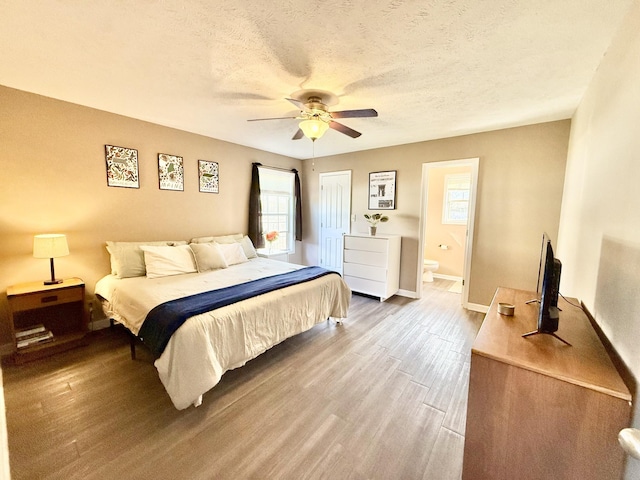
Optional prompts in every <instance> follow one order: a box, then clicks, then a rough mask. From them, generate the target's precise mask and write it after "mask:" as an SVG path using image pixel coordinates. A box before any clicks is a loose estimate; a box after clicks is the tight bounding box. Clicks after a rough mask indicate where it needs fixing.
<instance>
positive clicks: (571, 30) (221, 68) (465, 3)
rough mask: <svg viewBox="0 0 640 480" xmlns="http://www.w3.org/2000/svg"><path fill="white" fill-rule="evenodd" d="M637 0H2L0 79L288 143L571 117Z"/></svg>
mask: <svg viewBox="0 0 640 480" xmlns="http://www.w3.org/2000/svg"><path fill="white" fill-rule="evenodd" d="M633 1H635V0H537V1H531V0H485V1H481V0H475V1H474V0H457V1H456V0H439V1H438V0H427V1H410V0H391V1H389V0H388V1H371V0H370V1H362V0H325V1H321V0H287V1H265V0H236V1H206V0H181V1H152V0H130V1H126V0H93V1H88V0H85V1H74V0H58V1H53V0H15V1H13V0H2V1H0V18H1V19H2V28H1V29H0V65H1V67H0V84H2V85H6V86H9V87H13V88H18V89H21V90H26V91H29V92H34V93H38V94H41V95H46V96H49V97H54V98H58V99H62V100H66V101H69V102H74V103H79V104H82V105H88V106H91V107H95V108H98V109H101V110H106V111H109V112H115V113H119V114H122V115H126V116H130V117H134V118H139V119H142V120H147V121H150V122H154V123H158V124H161V125H167V126H170V127H175V128H179V129H182V130H187V131H190V132H195V133H199V134H203V135H207V136H210V137H214V138H219V139H222V140H227V141H230V142H234V143H238V144H241V145H247V146H251V147H255V148H259V149H262V150H266V151H270V152H275V153H280V154H283V155H288V156H291V157H296V158H310V157H311V155H312V143H311V141H310V140H308V139H306V138H303V139H302V140H297V141H292V140H291V137H292V136H293V134H294V133H295V132H296V130H297V124H296V121H295V120H272V121H264V122H247V120H248V119H251V118H263V117H280V116H286V115H295V114H296V113H297V111H296V109H295V107H294V106H293V105H292V104H291V103H290V102H288V101H286V100H285V98H286V97H289V96H290V95H291V94H292V93H293V92H296V91H298V90H300V89H320V90H328V91H331V92H333V93H334V94H335V95H337V97H338V102H339V103H338V104H337V105H335V106H333V107H332V108H331V109H332V110H345V109H360V108H375V109H376V110H377V111H378V113H379V117H377V118H354V119H344V120H341V122H342V123H344V124H345V125H348V126H349V127H351V128H353V129H355V130H358V131H360V132H362V136H361V137H359V138H357V139H352V138H350V137H347V136H345V135H342V134H340V133H339V132H336V131H333V130H329V131H328V132H327V133H326V134H325V136H324V137H322V138H321V139H319V140H318V141H317V142H316V144H315V155H316V156H324V155H330V154H337V153H346V152H351V151H357V150H366V149H371V148H378V147H384V146H389V145H398V144H403V143H411V142H419V141H424V140H430V139H434V138H443V137H450V136H455V135H461V134H466V133H474V132H479V131H487V130H494V129H498V128H504V127H510V126H518V125H526V124H531V123H537V122H543V121H550V120H557V119H564V118H569V117H570V116H571V115H572V114H573V112H574V110H575V108H576V106H577V105H578V103H579V101H580V99H581V97H582V95H583V93H584V91H585V89H586V87H587V85H588V84H589V82H590V80H591V78H592V77H593V74H594V73H595V71H596V69H597V67H598V64H599V63H600V60H601V59H602V56H603V55H604V54H605V53H606V50H607V47H608V46H609V43H610V41H611V38H612V37H613V35H614V34H615V32H616V30H617V28H618V25H619V24H620V23H621V21H622V18H623V16H624V14H625V13H626V12H627V10H628V9H629V7H630V6H631V4H632V2H633Z"/></svg>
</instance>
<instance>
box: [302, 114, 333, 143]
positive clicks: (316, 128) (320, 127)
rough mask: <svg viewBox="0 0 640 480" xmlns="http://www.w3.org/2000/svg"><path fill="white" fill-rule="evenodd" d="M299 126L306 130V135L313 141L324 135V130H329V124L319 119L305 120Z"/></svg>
mask: <svg viewBox="0 0 640 480" xmlns="http://www.w3.org/2000/svg"><path fill="white" fill-rule="evenodd" d="M298 126H299V127H300V130H302V131H303V132H304V136H305V137H307V138H310V139H311V140H312V141H315V140H317V139H318V138H320V137H322V135H324V132H326V131H327V130H329V124H328V123H327V122H324V121H322V120H319V119H309V120H303V121H302V122H300V125H298Z"/></svg>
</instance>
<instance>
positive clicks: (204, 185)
mask: <svg viewBox="0 0 640 480" xmlns="http://www.w3.org/2000/svg"><path fill="white" fill-rule="evenodd" d="M198 184H199V186H200V191H201V192H204V193H218V192H219V186H220V173H219V170H218V162H209V161H208V160H198Z"/></svg>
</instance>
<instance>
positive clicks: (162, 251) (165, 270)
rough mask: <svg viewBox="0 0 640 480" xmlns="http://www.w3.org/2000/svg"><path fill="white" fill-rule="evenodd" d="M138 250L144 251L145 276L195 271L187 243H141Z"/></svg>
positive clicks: (155, 276)
mask: <svg viewBox="0 0 640 480" xmlns="http://www.w3.org/2000/svg"><path fill="white" fill-rule="evenodd" d="M140 250H142V251H143V252H144V263H145V266H146V267H147V278H157V277H165V276H168V275H179V274H181V273H193V272H195V271H196V262H195V260H194V259H193V252H192V251H191V248H189V245H178V246H176V247H164V246H161V247H160V246H158V247H156V246H149V245H142V246H141V247H140Z"/></svg>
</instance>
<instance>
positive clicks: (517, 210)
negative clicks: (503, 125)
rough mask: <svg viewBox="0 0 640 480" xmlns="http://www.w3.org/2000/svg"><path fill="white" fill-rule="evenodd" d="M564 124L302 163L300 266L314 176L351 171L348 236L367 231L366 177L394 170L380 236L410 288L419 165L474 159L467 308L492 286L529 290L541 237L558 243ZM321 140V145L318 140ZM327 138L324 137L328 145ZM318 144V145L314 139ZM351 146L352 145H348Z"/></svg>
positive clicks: (308, 240)
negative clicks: (395, 237) (398, 245)
mask: <svg viewBox="0 0 640 480" xmlns="http://www.w3.org/2000/svg"><path fill="white" fill-rule="evenodd" d="M569 129H570V121H569V120H562V121H557V122H550V123H544V124H538V125H531V126H526V127H520V128H511V129H505V130H498V131H493V132H487V133H479V134H475V135H466V136H462V137H454V138H446V139H441V140H433V141H429V142H421V143H414V144H408V145H400V146H397V147H389V148H381V149H376V150H368V151H363V152H357V153H351V154H345V155H337V156H332V157H323V158H319V159H316V160H315V168H312V162H310V161H305V162H303V163H304V170H303V171H304V179H303V190H304V191H305V192H306V193H305V198H306V199H307V203H306V206H305V209H306V210H307V212H306V213H307V215H306V216H305V232H306V233H305V238H304V255H305V258H304V260H305V263H308V264H313V263H316V262H317V258H318V253H317V244H318V227H319V220H318V211H317V210H315V209H313V206H314V205H318V175H319V174H320V173H322V172H332V171H340V170H351V171H352V183H353V189H352V212H353V213H354V214H356V217H357V221H356V222H355V223H353V224H352V231H357V232H365V231H366V222H365V221H364V219H363V217H362V215H363V214H364V213H366V212H367V211H368V210H367V183H368V178H369V172H377V171H384V170H397V172H398V174H397V209H396V210H392V211H388V210H387V211H385V213H386V214H388V215H389V217H390V220H389V222H387V223H384V224H380V225H379V226H378V228H379V231H380V232H381V233H397V234H400V235H402V237H403V238H402V259H401V272H400V277H401V278H400V288H401V289H403V290H407V291H410V292H415V290H416V280H417V278H416V274H417V262H419V261H421V260H420V259H421V258H422V255H421V253H419V252H418V250H419V246H418V242H419V231H418V229H419V222H420V197H421V181H422V180H421V178H422V164H423V163H426V162H435V161H442V160H457V159H463V158H473V157H479V158H480V167H479V175H478V200H477V204H476V224H475V234H474V239H473V242H474V243H473V261H472V264H471V279H470V284H469V285H470V293H469V302H470V303H475V304H480V305H488V304H489V303H490V302H491V298H492V297H493V294H494V292H495V289H496V287H498V286H509V287H514V288H522V289H534V290H535V287H536V284H537V275H538V262H539V255H540V239H541V236H542V232H543V231H546V232H548V233H549V235H550V236H551V238H552V239H554V240H555V239H556V237H557V232H558V223H559V218H560V202H561V199H562V187H563V182H564V170H565V165H566V158H567V145H568V140H569ZM322 140H325V139H324V138H323V139H322ZM326 140H328V138H327V139H326ZM319 141H321V140H319ZM354 141H357V140H354Z"/></svg>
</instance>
